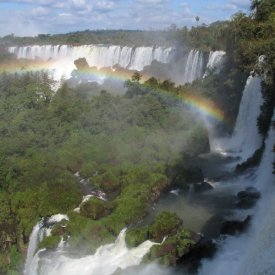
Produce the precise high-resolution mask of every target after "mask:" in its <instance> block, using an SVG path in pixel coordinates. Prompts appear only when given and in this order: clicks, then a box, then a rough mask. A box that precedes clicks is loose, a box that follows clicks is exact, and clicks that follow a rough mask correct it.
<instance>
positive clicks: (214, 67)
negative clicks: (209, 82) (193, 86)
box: [203, 51, 226, 77]
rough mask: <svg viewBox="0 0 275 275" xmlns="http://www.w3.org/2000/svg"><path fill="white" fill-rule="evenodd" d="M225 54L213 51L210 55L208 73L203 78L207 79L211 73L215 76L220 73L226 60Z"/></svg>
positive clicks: (207, 66)
mask: <svg viewBox="0 0 275 275" xmlns="http://www.w3.org/2000/svg"><path fill="white" fill-rule="evenodd" d="M225 54H226V53H225V52H224V51H212V52H210V54H209V58H208V62H207V65H206V72H205V73H204V76H203V77H206V76H207V75H208V74H209V72H212V73H214V74H218V73H220V70H221V68H222V65H223V62H224V59H225Z"/></svg>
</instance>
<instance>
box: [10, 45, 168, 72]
mask: <svg viewBox="0 0 275 275" xmlns="http://www.w3.org/2000/svg"><path fill="white" fill-rule="evenodd" d="M8 51H9V52H10V53H13V54H15V55H16V57H17V58H18V59H19V58H24V59H40V60H44V61H47V60H49V59H54V60H62V59H63V60H67V61H71V62H72V64H73V61H74V60H76V59H79V58H86V60H87V62H88V64H89V66H90V67H96V68H97V69H100V68H103V67H108V68H113V67H115V66H120V67H121V68H124V69H131V70H137V71H141V70H143V68H144V67H145V66H148V65H150V64H151V63H152V61H153V60H157V61H159V62H162V63H168V62H169V61H170V59H171V57H172V56H171V55H172V52H173V48H164V47H136V48H134V47H127V46H124V47H122V46H115V45H112V46H105V45H83V46H75V47H73V46H68V45H57V46H52V45H44V46H38V45H33V46H24V47H9V48H8Z"/></svg>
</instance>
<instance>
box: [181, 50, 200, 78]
mask: <svg viewBox="0 0 275 275" xmlns="http://www.w3.org/2000/svg"><path fill="white" fill-rule="evenodd" d="M203 62H204V61H203V53H202V52H200V51H197V50H191V51H190V52H189V54H188V57H187V61H186V64H185V66H184V75H183V83H191V82H193V81H194V80H195V79H197V78H200V77H202V73H203Z"/></svg>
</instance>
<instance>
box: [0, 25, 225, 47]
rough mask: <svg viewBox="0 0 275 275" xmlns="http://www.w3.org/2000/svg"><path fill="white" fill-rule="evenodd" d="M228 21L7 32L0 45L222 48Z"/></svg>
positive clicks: (0, 39) (0, 40)
mask: <svg viewBox="0 0 275 275" xmlns="http://www.w3.org/2000/svg"><path fill="white" fill-rule="evenodd" d="M228 24H229V23H228V22H227V21H225V22H219V21H218V22H215V23H213V24H211V25H209V26H207V25H205V24H202V25H200V26H198V27H192V28H191V29H188V28H187V27H184V28H178V27H177V26H176V25H171V26H170V27H169V28H168V29H166V30H158V31H156V30H149V31H144V30H143V31H141V30H84V31H77V32H70V33H66V34H54V35H51V34H38V35H37V36H35V37H18V36H15V35H14V34H10V35H7V36H4V37H2V38H0V46H5V47H7V46H15V45H18V46H24V45H45V44H52V45H60V44H67V45H73V46H77V45H85V44H105V45H106V44H107V45H108V44H110V45H128V46H154V45H159V46H166V47H168V46H178V47H179V46H180V47H188V48H190V47H192V48H200V49H204V50H207V51H209V50H211V49H212V48H218V49H225V41H224V39H225V35H224V34H225V32H226V30H227V29H228Z"/></svg>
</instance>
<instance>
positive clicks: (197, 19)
mask: <svg viewBox="0 0 275 275" xmlns="http://www.w3.org/2000/svg"><path fill="white" fill-rule="evenodd" d="M195 19H196V21H197V27H198V25H199V21H200V17H199V16H196V17H195Z"/></svg>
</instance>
